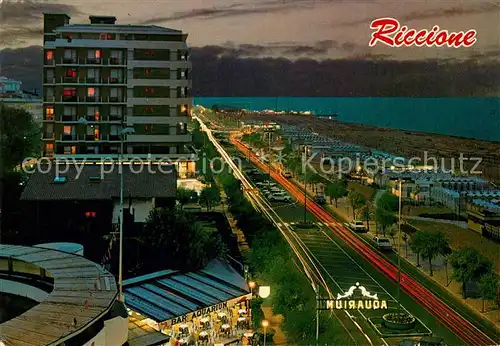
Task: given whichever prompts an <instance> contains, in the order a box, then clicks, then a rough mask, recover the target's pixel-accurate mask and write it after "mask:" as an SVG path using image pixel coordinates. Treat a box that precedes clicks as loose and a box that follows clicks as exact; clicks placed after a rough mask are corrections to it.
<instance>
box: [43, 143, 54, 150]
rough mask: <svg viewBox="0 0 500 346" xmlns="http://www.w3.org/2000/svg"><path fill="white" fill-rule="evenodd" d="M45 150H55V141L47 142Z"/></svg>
mask: <svg viewBox="0 0 500 346" xmlns="http://www.w3.org/2000/svg"><path fill="white" fill-rule="evenodd" d="M45 150H46V151H53V150H54V143H47V144H46V145H45Z"/></svg>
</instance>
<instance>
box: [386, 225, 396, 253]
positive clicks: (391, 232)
mask: <svg viewBox="0 0 500 346" xmlns="http://www.w3.org/2000/svg"><path fill="white" fill-rule="evenodd" d="M398 232H399V227H398V225H397V224H395V223H393V224H392V225H391V226H390V227H389V229H388V230H387V235H388V236H389V237H391V239H392V243H393V244H394V243H395V240H394V238H395V237H396V235H397V234H398ZM398 251H399V249H398Z"/></svg>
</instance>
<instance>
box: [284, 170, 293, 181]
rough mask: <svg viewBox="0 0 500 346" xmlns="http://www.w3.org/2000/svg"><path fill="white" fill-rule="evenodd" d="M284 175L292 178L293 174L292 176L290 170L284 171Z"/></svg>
mask: <svg viewBox="0 0 500 346" xmlns="http://www.w3.org/2000/svg"><path fill="white" fill-rule="evenodd" d="M283 176H284V177H285V178H287V179H291V178H292V177H293V176H292V173H291V172H289V171H284V172H283Z"/></svg>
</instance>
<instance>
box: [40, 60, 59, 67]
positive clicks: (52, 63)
mask: <svg viewBox="0 0 500 346" xmlns="http://www.w3.org/2000/svg"><path fill="white" fill-rule="evenodd" d="M55 65H56V61H55V60H54V59H51V60H44V61H43V66H55Z"/></svg>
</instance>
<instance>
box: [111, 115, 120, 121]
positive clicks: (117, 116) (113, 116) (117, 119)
mask: <svg viewBox="0 0 500 346" xmlns="http://www.w3.org/2000/svg"><path fill="white" fill-rule="evenodd" d="M108 119H109V121H122V116H121V115H110V116H109V118H108Z"/></svg>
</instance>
